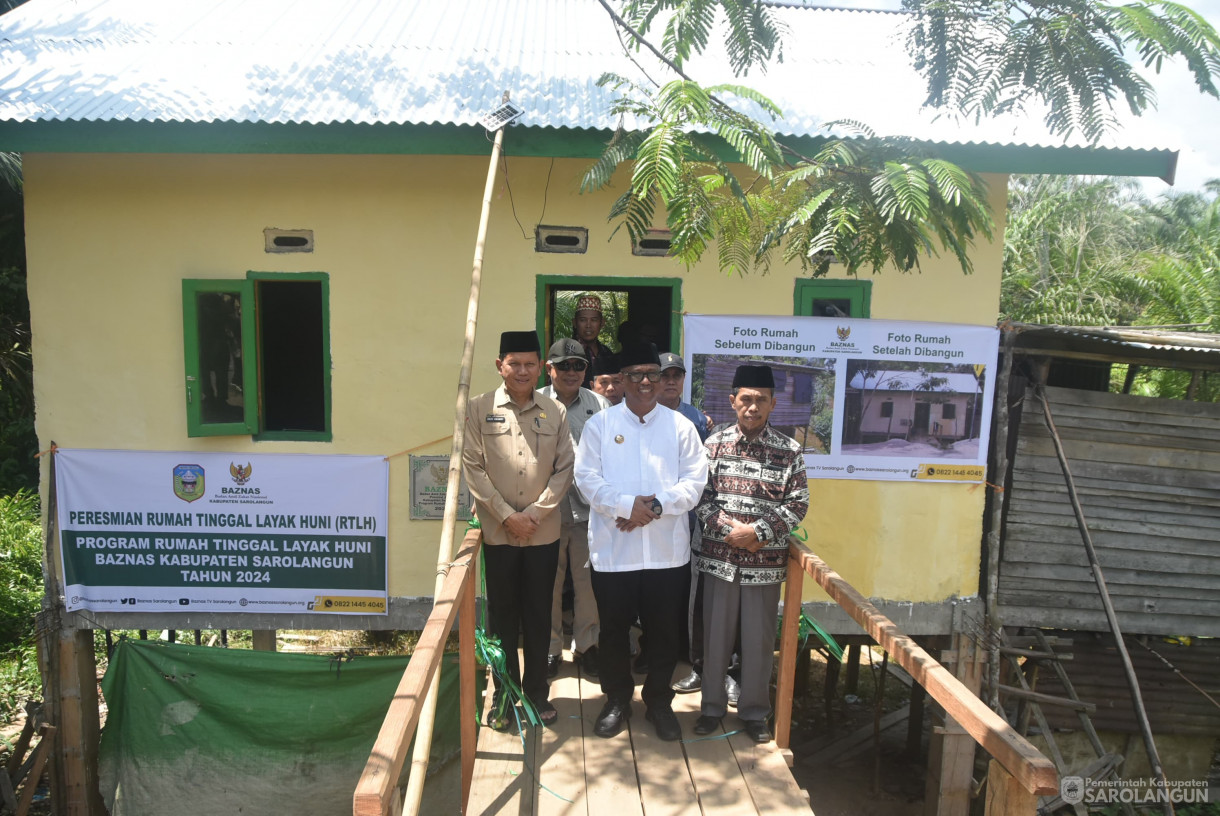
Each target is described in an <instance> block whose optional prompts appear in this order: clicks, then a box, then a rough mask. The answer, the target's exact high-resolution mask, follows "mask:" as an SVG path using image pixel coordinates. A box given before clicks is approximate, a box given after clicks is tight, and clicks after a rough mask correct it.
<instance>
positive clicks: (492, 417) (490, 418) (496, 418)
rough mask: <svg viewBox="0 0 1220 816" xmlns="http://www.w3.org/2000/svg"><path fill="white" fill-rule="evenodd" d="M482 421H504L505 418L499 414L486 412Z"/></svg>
mask: <svg viewBox="0 0 1220 816" xmlns="http://www.w3.org/2000/svg"><path fill="white" fill-rule="evenodd" d="M483 421H484V422H504V421H506V420H505V419H504V417H503V416H501V415H500V414H488V415H487V416H485V417H483Z"/></svg>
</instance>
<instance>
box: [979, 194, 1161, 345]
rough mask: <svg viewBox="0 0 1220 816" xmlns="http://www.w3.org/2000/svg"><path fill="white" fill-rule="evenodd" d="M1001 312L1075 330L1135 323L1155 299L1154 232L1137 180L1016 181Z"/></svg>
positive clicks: (1011, 199)
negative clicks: (1150, 275) (1151, 272)
mask: <svg viewBox="0 0 1220 816" xmlns="http://www.w3.org/2000/svg"><path fill="white" fill-rule="evenodd" d="M1008 211H1009V217H1008V226H1007V230H1006V232H1005V242H1004V277H1003V280H1002V283H1001V290H1000V313H1001V315H1002V316H1003V317H1005V318H1007V319H1010V320H1018V321H1023V322H1029V323H1044V324H1058V325H1071V326H1098V325H1130V324H1132V323H1135V322H1137V321H1139V319H1140V317H1141V315H1142V314H1143V312H1144V310H1145V308H1146V307H1147V305H1148V304H1149V303H1150V302H1151V301H1152V299H1154V298H1155V296H1156V292H1155V288H1154V287H1153V286H1152V284H1151V282H1150V281H1149V279H1148V278H1147V277H1146V275H1145V272H1146V270H1147V268H1148V266H1149V264H1150V263H1151V257H1152V256H1150V255H1149V254H1148V251H1149V250H1150V249H1151V248H1153V247H1154V246H1155V245H1156V227H1157V226H1158V224H1159V222H1158V221H1157V219H1155V218H1154V217H1152V215H1151V213H1150V211H1149V208H1148V202H1147V201H1146V200H1145V199H1144V198H1143V196H1142V195H1140V193H1139V188H1138V186H1137V185H1136V183H1135V182H1133V181H1123V180H1118V179H1112V178H1096V179H1089V178H1082V177H1073V176H1015V177H1013V179H1012V180H1011V182H1010V184H1009V201H1008Z"/></svg>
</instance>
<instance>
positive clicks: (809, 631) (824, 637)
mask: <svg viewBox="0 0 1220 816" xmlns="http://www.w3.org/2000/svg"><path fill="white" fill-rule="evenodd" d="M783 625H784V624H783V621H782V620H780V621H777V622H776V633H777V634H779V633H781V632H782V631H783ZM810 635H817V636H818V638H819V639H820V640H821V641H822V643H823V644H825V646H826V650H827V651H828V652H830V653H831V654H832V655H834V656H835V659H836V660H842V659H843V647H842V646H840V645H839V642H838V641H837V640H835V639H834V635H832V634H830V632H827V631H826V630H825V629H823V628H822V627H821V626H819V625H818V622H817V621H815V620H814V619H813V618H811V617H809V616H808V615H806V614H805V613H804V612H803V611H802V612H801V620H800V623H799V624H798V629H797V636H798V637H800V639H801V648H804V646H805V644H806V643H808V642H809V636H810Z"/></svg>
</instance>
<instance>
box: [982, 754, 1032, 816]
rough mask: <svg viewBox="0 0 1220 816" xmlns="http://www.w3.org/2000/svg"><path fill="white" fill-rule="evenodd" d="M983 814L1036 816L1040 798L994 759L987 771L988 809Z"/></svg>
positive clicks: (990, 815) (992, 815) (993, 815)
mask: <svg viewBox="0 0 1220 816" xmlns="http://www.w3.org/2000/svg"><path fill="white" fill-rule="evenodd" d="M983 812H984V814H985V816H1034V814H1036V813H1037V812H1038V797H1037V796H1035V795H1034V794H1032V793H1030V792H1029V791H1027V790H1026V789H1025V786H1023V785H1022V784H1021V783H1020V782H1018V781H1017V780H1016V777H1014V776H1013V775H1012V774H1010V773H1009V772H1008V771H1006V770H1005V769H1004V766H1003V765H1001V764H1000V763H998V762H996V761H995V760H994V759H993V760H991V764H990V765H989V766H988V769H987V808H986V810H984V811H983Z"/></svg>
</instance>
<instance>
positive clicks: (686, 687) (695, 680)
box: [670, 669, 703, 694]
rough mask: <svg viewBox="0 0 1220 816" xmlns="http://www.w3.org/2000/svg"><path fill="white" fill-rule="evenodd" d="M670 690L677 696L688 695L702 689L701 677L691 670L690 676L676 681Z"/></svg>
mask: <svg viewBox="0 0 1220 816" xmlns="http://www.w3.org/2000/svg"><path fill="white" fill-rule="evenodd" d="M670 688H671V689H673V690H674V691H676V692H678V693H679V694H690V693H691V692H692V691H698V690H699V689H701V688H703V676H702V675H701V674H699V672H697V671H695V670H693V669H692V670H691V673H690V674H688V675H686V676H685V677H683V678H682V679H681V680H678V681H676V682H675V683H674V684H673V685H672V686H670Z"/></svg>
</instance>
